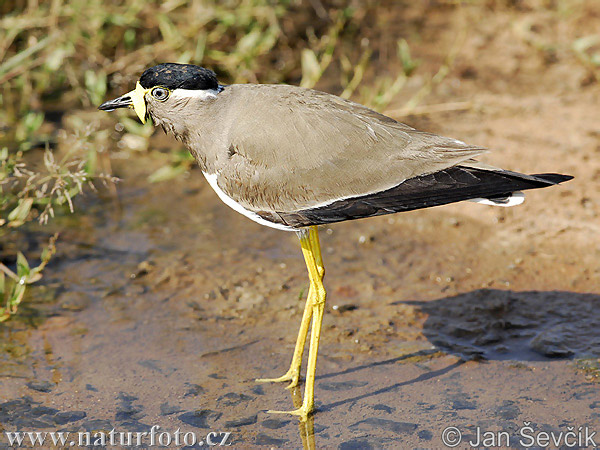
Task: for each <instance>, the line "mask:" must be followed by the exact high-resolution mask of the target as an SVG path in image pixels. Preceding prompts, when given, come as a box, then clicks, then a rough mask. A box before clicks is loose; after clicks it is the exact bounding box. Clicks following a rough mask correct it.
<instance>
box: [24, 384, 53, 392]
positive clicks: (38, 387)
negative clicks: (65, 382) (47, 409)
mask: <svg viewBox="0 0 600 450" xmlns="http://www.w3.org/2000/svg"><path fill="white" fill-rule="evenodd" d="M25 385H26V386H27V387H28V388H29V389H33V390H34V391H38V392H50V391H51V390H52V389H53V388H54V383H50V382H49V381H30V382H29V383H26V384H25Z"/></svg>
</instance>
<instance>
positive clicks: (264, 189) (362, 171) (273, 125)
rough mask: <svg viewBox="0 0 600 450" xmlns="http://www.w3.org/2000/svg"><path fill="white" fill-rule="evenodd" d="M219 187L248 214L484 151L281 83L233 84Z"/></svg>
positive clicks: (336, 194)
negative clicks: (226, 141)
mask: <svg viewBox="0 0 600 450" xmlns="http://www.w3.org/2000/svg"><path fill="white" fill-rule="evenodd" d="M224 94H226V95H228V96H230V97H229V102H230V103H229V106H228V107H229V110H228V111H229V112H228V114H227V118H226V120H225V121H224V123H222V124H220V126H222V128H223V132H224V133H226V134H227V136H228V140H229V153H228V157H227V160H226V161H221V162H220V166H217V170H218V171H219V172H220V174H221V176H220V177H219V179H218V183H219V186H220V187H221V189H223V191H225V192H226V193H227V194H228V195H229V196H231V197H232V198H233V199H234V200H236V201H237V202H239V203H240V204H242V206H244V207H246V208H247V209H250V210H254V211H259V210H260V211H264V210H277V211H297V210H299V209H306V208H314V207H318V206H319V205H322V204H326V203H331V202H332V201H335V200H339V199H341V198H348V197H356V196H362V195H368V194H371V193H373V192H378V191H384V190H387V189H390V188H392V187H393V186H396V185H398V184H400V183H401V182H402V181H404V180H407V179H409V178H413V177H416V176H419V175H424V174H429V173H433V172H437V171H439V170H443V169H445V168H448V167H452V166H454V165H456V164H458V163H460V162H461V161H465V160H467V159H469V158H471V157H473V156H474V155H478V154H480V153H482V152H484V151H485V150H484V149H482V148H480V147H474V146H470V145H467V144H464V143H462V142H460V141H457V140H455V139H450V138H445V137H441V136H437V135H434V134H430V133H423V132H420V131H417V130H415V129H413V128H411V127H409V126H407V125H404V124H402V123H399V122H396V121H395V120H393V119H390V118H388V117H386V116H383V115H381V114H378V113H376V112H374V111H372V110H370V109H368V108H365V107H364V106H361V105H358V104H356V103H353V102H350V101H347V100H343V99H341V98H339V97H336V96H333V95H330V94H325V93H322V92H317V91H313V90H308V89H302V88H298V87H293V86H285V85H233V86H228V87H227V89H226V90H225V91H224V92H223V93H221V94H219V95H224Z"/></svg>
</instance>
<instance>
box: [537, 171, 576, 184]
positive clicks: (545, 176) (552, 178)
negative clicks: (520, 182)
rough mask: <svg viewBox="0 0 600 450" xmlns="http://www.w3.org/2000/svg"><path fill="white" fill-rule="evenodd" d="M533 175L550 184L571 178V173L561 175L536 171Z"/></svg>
mask: <svg viewBox="0 0 600 450" xmlns="http://www.w3.org/2000/svg"><path fill="white" fill-rule="evenodd" d="M533 176H534V177H536V178H540V179H541V180H544V181H546V182H548V183H552V184H560V183H564V182H565V181H569V180H572V179H573V176H572V175H563V174H561V173H537V174H535V175H533Z"/></svg>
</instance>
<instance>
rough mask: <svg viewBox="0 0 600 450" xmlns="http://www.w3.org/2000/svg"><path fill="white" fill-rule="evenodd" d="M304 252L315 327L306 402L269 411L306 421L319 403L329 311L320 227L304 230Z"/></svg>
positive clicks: (311, 338)
mask: <svg viewBox="0 0 600 450" xmlns="http://www.w3.org/2000/svg"><path fill="white" fill-rule="evenodd" d="M300 244H301V246H302V253H303V254H304V260H305V261H306V267H307V269H308V277H309V279H310V292H309V294H310V293H312V295H309V299H311V300H312V305H311V309H312V327H311V333H310V350H309V353H308V367H307V368H306V387H305V390H304V401H303V402H302V406H301V407H300V408H298V409H296V410H293V411H269V412H272V413H286V414H293V415H296V416H300V419H302V420H304V421H306V420H307V419H308V415H309V414H310V413H312V412H313V410H314V404H315V373H316V370H317V355H318V353H319V340H320V337H321V324H322V322H323V312H324V311H325V298H326V292H325V288H324V286H323V276H324V273H325V271H324V269H323V260H322V257H321V249H320V245H319V235H318V232H317V228H316V227H311V228H310V231H309V232H308V233H302V234H300Z"/></svg>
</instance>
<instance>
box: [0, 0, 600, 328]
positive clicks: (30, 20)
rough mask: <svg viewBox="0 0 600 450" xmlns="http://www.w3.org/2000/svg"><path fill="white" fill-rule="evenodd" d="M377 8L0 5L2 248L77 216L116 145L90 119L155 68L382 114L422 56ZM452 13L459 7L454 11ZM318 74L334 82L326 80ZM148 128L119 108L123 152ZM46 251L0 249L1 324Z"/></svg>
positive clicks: (159, 176)
mask: <svg viewBox="0 0 600 450" xmlns="http://www.w3.org/2000/svg"><path fill="white" fill-rule="evenodd" d="M378 3H379V2H375V1H364V2H347V1H341V0H310V1H300V0H224V1H220V0H219V1H218V0H195V1H190V2H185V1H181V0H169V1H156V0H154V1H146V0H113V1H111V2H108V3H107V2H106V1H101V0H70V1H65V0H52V1H38V0H13V1H11V2H4V3H1V4H0V105H1V108H0V192H1V197H0V245H2V244H3V242H6V240H7V239H9V235H10V234H11V233H14V232H15V230H16V229H18V228H19V227H22V226H23V225H24V224H26V223H28V222H30V221H32V220H38V221H39V222H41V223H46V222H47V221H48V219H49V218H51V217H53V215H54V211H55V208H57V207H63V206H67V207H68V209H69V210H71V211H73V202H72V199H73V197H75V196H76V195H77V194H79V193H81V192H82V191H83V190H84V189H85V188H86V187H93V184H92V183H93V182H94V181H101V182H112V181H114V177H113V176H112V169H111V165H110V159H109V158H108V156H107V149H108V148H110V147H113V146H114V145H115V142H114V140H115V138H114V133H112V134H111V133H109V132H107V131H98V130H106V129H108V127H106V126H103V125H101V123H100V121H102V120H104V121H108V120H111V119H108V118H106V117H104V116H100V114H99V113H94V112H91V111H92V110H94V109H95V108H94V107H95V106H96V105H98V104H99V103H101V102H102V101H103V100H104V99H105V98H106V97H107V95H108V94H109V93H112V92H115V93H121V92H124V91H126V90H128V89H130V88H131V86H133V84H134V82H135V80H136V79H137V77H138V76H139V74H140V73H141V72H142V71H143V70H144V69H145V68H146V67H148V66H151V65H153V64H156V63H158V62H165V61H177V62H191V63H196V64H202V65H204V66H206V67H210V68H212V69H213V70H215V71H216V72H217V73H218V75H219V77H220V79H222V80H224V81H225V82H229V83H232V82H262V83H279V82H289V83H294V84H300V85H302V86H305V87H313V86H317V87H319V86H321V87H322V88H325V89H327V90H329V91H334V92H336V93H337V94H339V95H341V96H342V97H344V98H350V97H352V98H353V99H355V100H357V101H359V102H361V103H363V104H366V105H368V106H371V107H373V108H375V109H377V110H384V109H385V108H386V107H387V106H388V105H389V104H390V102H391V101H392V100H393V98H394V97H395V96H397V95H398V94H399V93H400V92H401V91H402V89H403V88H404V87H405V86H406V83H407V81H408V80H409V78H410V77H411V76H413V75H414V74H415V71H416V69H417V68H418V61H416V60H415V59H414V58H413V57H412V56H411V52H410V40H405V39H399V40H397V41H393V40H389V39H383V38H382V36H381V35H380V33H379V31H378V26H377V25H378V22H377V21H378V20H380V17H379V16H378V14H377V13H376V12H379V10H378V9H377V8H378ZM490 3H491V4H492V3H502V2H501V1H500V0H498V1H497V2H494V1H491V2H490ZM509 3H510V2H509ZM559 3H560V2H559ZM567 3H569V4H570V2H567ZM448 4H449V5H450V4H451V6H449V7H460V2H448ZM348 5H352V6H348ZM191 19H193V20H191ZM465 33H466V31H465ZM464 38H465V35H464V34H462V35H459V36H457V37H456V42H455V45H454V46H453V47H452V48H450V49H448V50H447V51H448V56H447V58H446V61H445V63H444V64H442V65H441V67H439V68H438V69H437V71H436V70H434V72H433V73H432V74H431V75H429V76H425V77H422V78H421V83H420V84H421V88H420V89H417V91H416V93H415V94H414V95H413V96H412V97H411V98H409V100H408V102H407V103H406V105H405V106H404V108H402V109H401V110H398V111H397V112H399V114H407V113H409V112H411V111H413V110H414V109H415V108H418V107H419V103H420V102H421V101H422V100H423V98H424V97H425V96H426V95H427V94H428V93H429V92H430V91H431V89H432V88H433V87H434V86H435V85H436V84H437V83H440V82H441V81H442V80H443V79H444V77H445V76H446V74H447V73H448V72H449V70H450V67H451V66H452V64H453V62H454V58H455V57H456V55H457V53H458V51H459V49H460V45H461V42H462V41H463V40H464ZM407 39H408V38H407ZM597 39H598V38H597V36H592V37H588V38H585V39H582V40H579V41H577V42H575V43H574V44H573V51H574V52H575V53H576V54H577V55H578V56H579V59H580V60H581V62H582V63H583V64H586V65H588V66H589V67H590V68H591V69H590V70H593V71H595V72H594V73H595V74H597V73H598V72H597V68H598V65H599V64H600V63H599V62H598V55H597V52H596V48H597V44H598V41H597ZM544 48H545V47H544ZM324 75H326V76H324ZM325 79H327V80H337V81H335V82H333V83H332V84H324V80H325ZM319 83H322V84H321V85H320V84H319ZM451 107H452V108H454V107H457V108H464V107H465V104H460V105H453V106H452V105H451ZM466 107H468V105H466ZM84 111H86V112H85V114H87V115H86V116H85V119H84V118H82V117H81V115H82V114H84V113H83V112H84ZM87 111H89V112H87ZM57 118H58V119H57ZM90 124H92V125H90ZM152 132H153V128H152V126H151V125H150V124H147V125H145V126H143V125H141V124H139V123H137V122H136V121H134V120H133V119H132V118H130V117H127V113H126V112H125V114H122V115H121V116H120V119H119V124H118V128H117V134H118V139H119V146H122V147H123V150H128V149H129V151H141V152H144V151H146V149H147V148H148V139H149V137H150V135H151V134H152ZM111 140H112V141H111ZM40 149H42V150H43V151H40ZM160 157H161V158H164V159H165V164H164V165H163V166H164V167H162V168H161V169H160V170H159V171H157V172H155V173H153V174H151V175H150V176H149V181H151V182H160V181H164V180H168V179H170V178H172V177H174V176H176V175H178V174H179V173H181V172H183V171H185V170H188V168H189V167H190V166H191V165H192V164H193V160H192V159H191V158H190V156H189V154H188V153H187V152H185V151H182V150H181V149H180V150H179V151H174V152H172V153H170V154H168V155H162V154H161V155H160ZM54 242H55V238H52V240H51V241H50V242H49V244H48V245H47V247H46V250H45V251H44V252H42V254H41V257H40V258H41V263H40V264H39V265H38V266H37V267H36V268H33V269H31V268H30V266H29V264H28V263H27V259H26V258H25V257H24V256H23V255H22V254H21V253H18V252H14V251H13V252H12V254H7V253H11V252H10V251H8V252H7V250H6V249H3V248H2V247H0V269H1V270H0V300H1V299H2V298H4V300H5V301H6V306H4V307H0V321H1V320H4V319H6V318H7V317H8V316H9V315H10V314H11V313H14V311H15V310H16V307H17V305H18V303H19V302H20V301H21V300H22V298H23V294H24V290H25V286H26V285H27V284H29V283H32V282H34V281H36V280H38V279H39V278H40V277H41V272H42V270H43V268H44V267H45V266H46V264H47V263H48V261H49V259H50V257H51V255H52V254H53V252H54ZM2 261H4V262H6V264H3V263H2ZM7 261H11V262H10V263H9V262H7ZM9 280H10V281H9Z"/></svg>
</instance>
